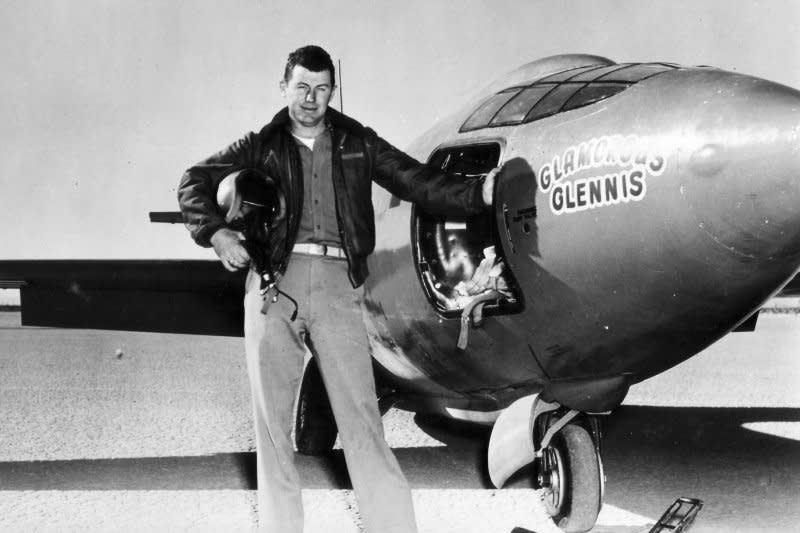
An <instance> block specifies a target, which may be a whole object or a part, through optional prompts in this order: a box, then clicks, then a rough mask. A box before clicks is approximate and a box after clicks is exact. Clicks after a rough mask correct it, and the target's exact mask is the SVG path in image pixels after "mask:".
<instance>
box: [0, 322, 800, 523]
mask: <svg viewBox="0 0 800 533" xmlns="http://www.w3.org/2000/svg"><path fill="white" fill-rule="evenodd" d="M798 347H800V315H798V314H796V313H775V312H772V313H762V314H761V317H760V320H759V324H758V328H757V330H756V332H755V333H737V334H732V335H729V336H728V337H726V338H725V339H723V340H722V341H721V342H719V343H717V344H716V345H714V346H712V347H711V348H709V349H708V350H706V351H705V352H703V353H702V354H700V355H698V356H696V357H695V358H693V359H691V360H689V361H687V362H686V363H684V364H682V365H679V366H678V367H676V368H674V369H672V370H670V371H668V372H666V373H664V374H662V375H660V376H657V377H656V378H653V379H651V380H648V381H647V382H645V383H642V384H640V385H637V386H635V387H634V388H633V389H632V390H631V392H630V394H629V395H628V398H627V399H626V402H625V404H624V405H623V406H622V407H621V408H620V409H618V410H617V411H616V412H615V413H613V414H612V415H611V416H610V417H609V418H608V419H607V421H606V423H605V430H606V438H605V440H604V446H603V452H604V453H603V459H604V466H605V471H606V475H607V477H608V483H607V485H606V497H605V506H604V508H603V510H602V512H601V515H600V519H599V521H598V526H597V527H596V528H595V529H594V531H597V532H643V531H647V530H648V529H649V525H650V524H652V523H653V522H654V521H655V520H656V519H657V518H658V516H660V514H661V513H662V512H663V511H664V509H665V508H666V507H667V506H668V505H669V504H670V503H671V502H672V501H673V500H674V499H675V498H676V497H678V496H689V497H695V498H699V499H702V500H704V502H705V507H704V508H703V510H702V511H701V512H700V515H699V517H698V520H697V522H696V524H695V526H694V527H693V528H692V531H693V532H723V531H724V532H729V531H746V532H750V531H753V532H773V531H774V532H783V531H800V505H798V504H800V468H799V467H800V389H798V386H797V385H798V383H800V353H798ZM0 369H1V370H2V371H1V372H0V420H2V430H1V431H0V531H3V532H6V531H11V532H17V531H19V532H22V531H54V532H55V531H59V532H60V531H131V532H136V531H148V532H156V531H252V530H253V528H254V527H255V523H256V522H255V520H256V515H255V492H254V490H255V479H254V473H253V470H254V468H253V465H254V455H253V436H252V427H251V418H250V403H249V402H250V400H249V393H248V389H247V378H246V371H245V367H244V357H243V355H242V341H241V339H235V338H217V337H196V336H184V335H160V334H148V333H125V332H108V331H90V330H61V329H50V328H22V327H20V326H19V314H18V313H0ZM384 423H385V426H386V433H387V440H388V441H389V443H390V444H391V445H392V447H393V448H394V450H395V453H396V454H397V457H398V459H399V461H400V463H401V465H402V467H403V470H404V471H405V472H406V475H407V477H408V479H409V481H410V483H411V486H412V489H413V496H414V501H415V505H416V508H417V513H418V517H417V518H418V523H419V525H420V530H421V531H423V532H430V533H433V532H436V533H493V532H498V533H499V532H509V531H511V530H512V529H513V528H514V527H516V526H520V527H524V528H526V529H528V530H532V531H537V532H540V533H543V532H548V531H549V532H552V531H557V529H556V528H555V527H554V526H553V525H552V523H551V522H550V521H549V520H547V518H546V517H545V516H544V513H543V510H542V507H541V504H540V502H539V500H538V493H537V492H536V491H534V490H533V489H531V488H530V484H529V481H528V480H527V479H525V478H524V477H520V478H519V479H517V480H516V481H515V482H514V483H513V484H512V486H511V487H510V488H508V489H503V490H494V489H491V488H490V485H489V483H488V480H487V478H486V473H485V452H486V442H487V439H488V432H487V431H486V430H485V429H481V428H472V427H467V426H463V425H459V424H444V425H442V424H441V423H439V421H436V420H431V419H426V418H421V417H415V416H414V415H413V414H411V413H406V412H403V411H397V410H392V411H390V412H389V413H388V414H387V415H386V417H385V419H384ZM297 463H298V468H299V470H300V473H301V477H302V479H303V483H304V493H303V497H304V502H305V504H306V508H307V513H306V515H307V518H306V520H307V531H308V532H309V533H316V532H326V533H327V532H332V533H356V532H358V531H360V530H361V529H360V520H359V515H358V510H357V502H356V501H355V498H354V496H353V494H352V491H350V490H349V483H348V480H347V475H346V468H345V466H344V460H343V457H342V454H341V452H340V451H337V452H334V454H333V455H332V456H331V457H328V458H309V457H302V456H298V458H297Z"/></svg>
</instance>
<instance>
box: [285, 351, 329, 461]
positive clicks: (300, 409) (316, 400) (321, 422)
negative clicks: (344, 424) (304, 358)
mask: <svg viewBox="0 0 800 533" xmlns="http://www.w3.org/2000/svg"><path fill="white" fill-rule="evenodd" d="M337 433H338V429H337V427H336V420H335V419H334V418H333V410H332V409H331V404H330V401H329V400H328V392H327V390H325V384H324V383H323V381H322V374H320V371H319V367H318V366H317V361H316V359H314V358H311V359H310V360H309V362H308V364H307V365H306V368H305V370H304V371H303V379H302V381H301V382H300V391H299V393H298V396H297V407H296V413H295V423H294V445H295V449H296V450H297V452H298V453H301V454H303V455H326V454H327V453H328V452H330V451H331V450H332V449H333V445H334V443H336V435H337Z"/></svg>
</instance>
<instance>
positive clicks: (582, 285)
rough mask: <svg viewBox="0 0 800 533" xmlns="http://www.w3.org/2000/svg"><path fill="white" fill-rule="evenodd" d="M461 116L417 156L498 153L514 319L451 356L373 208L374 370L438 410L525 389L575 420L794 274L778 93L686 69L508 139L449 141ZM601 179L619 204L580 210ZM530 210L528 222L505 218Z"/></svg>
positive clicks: (788, 94) (445, 330) (795, 232)
mask: <svg viewBox="0 0 800 533" xmlns="http://www.w3.org/2000/svg"><path fill="white" fill-rule="evenodd" d="M464 118H465V116H463V115H462V116H461V117H460V118H455V119H452V120H446V121H445V122H444V124H446V125H449V127H450V128H451V129H450V130H449V131H445V130H441V129H439V130H434V131H433V132H431V133H430V134H429V135H428V136H427V138H428V139H430V140H431V141H434V140H435V142H429V143H428V144H427V145H424V144H420V145H418V146H417V150H418V151H417V153H416V155H417V156H418V157H420V158H422V159H425V158H427V156H428V155H429V154H430V153H431V152H432V151H433V150H435V149H436V148H438V147H440V146H444V145H454V144H459V143H465V144H469V143H477V142H482V141H483V142H485V141H486V140H489V139H497V138H498V137H501V138H503V139H504V140H505V150H504V153H503V155H502V161H503V162H504V163H505V164H506V167H505V170H504V172H503V173H502V174H501V176H500V178H499V182H498V185H497V189H496V193H495V202H496V206H497V212H496V216H497V226H498V228H500V231H499V233H500V237H499V240H500V244H501V246H502V248H503V252H504V254H505V257H506V259H507V262H508V265H509V267H510V268H511V270H512V271H513V274H514V276H515V277H516V279H517V280H518V282H519V283H520V286H521V288H522V290H523V299H524V310H523V312H521V313H519V314H515V315H507V316H497V317H491V318H489V319H487V320H486V322H485V324H484V326H483V327H482V328H481V329H478V330H475V331H473V332H471V336H470V345H469V347H468V348H467V350H466V351H464V352H461V351H459V350H457V349H456V340H457V338H458V332H459V324H458V321H457V320H454V319H450V320H445V319H442V318H440V317H438V316H437V315H436V313H434V312H433V310H432V308H431V306H430V304H429V303H428V302H427V300H426V299H425V297H424V295H423V293H422V291H421V289H420V288H419V286H418V283H417V280H416V276H415V275H414V267H413V264H412V254H411V251H410V243H409V242H408V238H409V232H408V219H409V207H408V205H407V204H400V205H398V206H396V207H393V208H391V209H386V207H385V206H386V205H388V204H387V203H386V202H385V201H382V200H381V199H378V201H377V202H376V207H377V206H379V205H384V209H383V210H381V209H380V208H379V209H378V210H377V212H378V243H379V245H378V249H377V250H376V253H375V254H374V256H373V258H372V259H371V261H370V270H371V273H372V274H371V278H370V280H369V282H368V286H367V291H366V304H367V306H366V307H367V309H368V310H369V311H370V312H369V313H368V314H367V321H368V322H372V323H373V326H372V328H371V329H372V331H379V332H381V334H379V335H375V338H373V339H372V346H373V351H374V356H375V358H376V360H377V361H378V362H379V363H381V364H384V363H385V362H386V361H398V360H402V361H403V366H405V367H408V366H412V367H413V368H414V369H416V373H409V374H407V375H406V376H405V379H404V376H402V375H401V379H399V380H397V386H399V387H401V388H404V389H406V390H408V391H415V390H416V391H423V390H426V389H427V390H430V389H431V388H432V385H431V383H427V381H430V382H432V383H433V384H435V385H437V386H441V387H444V388H446V389H447V390H448V391H450V395H451V396H452V397H453V399H452V400H447V401H446V402H445V403H447V402H449V404H450V405H453V406H456V405H457V406H459V407H460V406H463V405H471V406H472V407H474V408H476V409H485V410H487V411H488V410H493V409H494V410H496V409H499V408H503V407H505V406H507V405H509V404H510V402H511V401H513V400H514V399H516V398H518V397H521V396H524V395H526V394H532V393H536V392H540V391H544V395H545V396H548V397H549V398H551V399H553V400H556V401H559V402H561V403H563V404H565V405H567V406H573V405H574V406H580V409H582V410H594V409H593V408H596V409H603V410H604V409H609V408H613V407H615V406H616V405H618V404H619V402H621V401H622V399H623V398H624V394H625V391H626V390H627V387H628V386H629V385H630V384H632V383H636V382H638V381H641V380H644V379H647V378H648V377H651V376H653V375H655V374H658V373H659V372H662V371H664V370H666V369H667V368H670V367H672V366H674V365H676V364H678V363H680V362H681V361H684V360H686V359H687V358H689V357H691V356H693V355H695V354H696V353H698V352H699V351H701V350H702V349H703V348H705V347H707V346H708V345H709V344H711V343H713V342H715V341H716V340H718V339H719V338H721V337H722V336H724V335H725V334H727V333H728V332H729V331H731V330H732V329H734V328H735V327H736V326H737V325H738V324H739V323H741V322H743V321H744V320H745V319H746V318H747V317H749V316H751V315H752V314H753V312H754V311H756V310H757V309H758V308H759V307H760V306H761V305H762V304H763V302H764V301H765V300H767V299H768V298H770V297H771V296H772V295H774V294H775V293H777V292H778V291H779V290H780V288H781V287H782V286H783V285H785V284H786V283H787V282H788V281H789V280H791V279H792V278H793V277H794V275H795V274H796V273H797V270H798V265H800V212H798V210H797V209H796V206H797V205H798V200H800V182H798V179H797V176H796V175H797V170H798V169H799V168H800V150H799V149H798V143H799V142H800V139H798V131H800V93H799V92H797V91H795V90H793V89H789V88H787V87H783V86H780V85H777V84H774V83H771V82H768V81H765V80H761V79H757V78H751V77H747V76H742V75H739V74H734V73H729V72H724V71H720V70H716V69H709V68H688V69H683V70H676V71H673V72H668V73H664V74H662V75H659V76H656V77H654V78H651V79H648V80H645V81H643V82H641V83H639V84H637V85H635V86H633V87H631V88H629V89H627V90H625V91H623V92H621V93H619V94H617V95H615V96H613V97H611V98H609V99H606V100H603V101H601V102H599V103H598V104H595V105H590V106H587V107H585V108H580V109H576V110H573V111H570V112H566V113H561V114H559V115H556V116H553V117H549V118H546V119H543V120H540V121H536V122H532V123H529V124H525V125H521V126H517V127H506V128H502V127H501V128H489V129H484V130H481V131H472V132H467V133H465V134H458V133H457V128H458V126H455V127H453V126H454V125H456V124H460V122H459V120H462V121H463V119H464ZM614 136H621V137H620V138H621V139H623V142H619V138H617V137H614ZM604 140H605V141H604ZM626 140H628V141H630V142H627V143H626V142H625V141H626ZM601 142H606V144H607V146H606V148H605V150H604V151H603V150H598V149H597V145H598V144H599V143H601ZM581 143H584V144H592V143H594V147H595V152H594V155H593V156H592V157H596V158H597V159H598V162H597V164H588V165H587V164H586V161H585V160H584V165H583V167H581V165H578V164H577V160H578V158H579V157H580V153H579V152H580V147H581ZM615 143H616V144H615ZM568 152H572V155H571V156H570V155H565V154H567V153H568ZM629 152H630V153H629ZM639 152H641V153H639ZM637 154H638V156H639V159H640V162H638V163H637V162H636V159H637ZM585 157H586V156H585V155H584V159H585ZM554 159H555V160H556V161H555V163H554ZM568 159H572V162H571V163H569V164H567V160H568ZM546 165H549V170H548V169H547V167H546ZM557 166H559V167H560V168H559V169H558V170H556V169H555V167H557ZM565 167H566V168H567V171H565ZM634 171H638V173H637V174H636V177H635V179H633V180H632V179H631V174H632V173H633V172H634ZM543 174H544V175H547V174H550V180H549V181H548V180H547V179H545V180H544V182H543V181H542V179H541V178H542V175H543ZM559 174H560V175H561V177H560V179H559V178H558V177H557V176H558V175H559ZM622 174H625V175H626V177H625V178H621V177H620V176H621V175H622ZM608 176H612V177H613V178H614V179H615V180H616V181H617V183H618V188H620V189H621V188H622V187H623V186H622V185H620V184H619V183H620V180H623V179H624V180H625V181H626V185H625V187H627V188H628V191H627V192H628V194H627V196H625V200H624V201H623V200H618V201H616V202H606V203H607V204H608V205H600V204H601V202H598V201H595V202H593V203H592V204H591V205H589V202H588V201H587V198H588V196H589V187H590V185H589V183H592V182H597V181H598V180H602V179H604V178H605V177H608ZM579 181H584V182H586V185H583V186H582V187H583V188H584V192H583V193H582V194H583V197H582V198H583V202H582V203H578V202H576V200H575V198H574V194H575V191H576V187H577V183H578V182H579ZM567 183H570V185H566V184H567ZM545 186H546V187H545ZM559 187H560V188H561V189H562V193H560V194H562V195H563V190H564V189H565V188H567V187H569V188H571V191H572V193H573V199H572V200H571V202H572V203H573V204H575V205H574V206H573V208H572V209H571V211H572V212H568V211H570V209H569V207H568V204H570V200H565V199H563V198H561V199H560V200H559V199H558V198H556V199H554V198H553V197H554V195H557V194H559V193H555V192H554V191H555V190H556V189H557V188H559ZM544 189H546V190H544ZM595 192H596V191H595ZM634 193H635V194H634ZM619 197H622V195H621V194H619V195H618V198H619ZM595 200H597V197H595ZM534 207H535V213H536V214H535V216H530V215H527V216H526V215H524V214H520V212H521V211H522V212H523V213H528V214H529V213H530V212H531V208H534ZM504 209H505V212H504ZM506 219H509V220H511V222H510V223H509V224H508V231H507V233H506V232H504V231H503V228H504V227H505V224H506ZM395 366H398V365H397V364H396V363H395ZM412 374H413V375H412ZM571 382H574V383H581V387H578V388H577V389H576V387H571V386H569V384H570V383H571ZM593 385H594V386H593ZM580 390H585V391H586V393H585V394H582V393H581V392H580ZM548 393H549V394H548ZM443 401H444V400H443ZM440 409H441V406H440Z"/></svg>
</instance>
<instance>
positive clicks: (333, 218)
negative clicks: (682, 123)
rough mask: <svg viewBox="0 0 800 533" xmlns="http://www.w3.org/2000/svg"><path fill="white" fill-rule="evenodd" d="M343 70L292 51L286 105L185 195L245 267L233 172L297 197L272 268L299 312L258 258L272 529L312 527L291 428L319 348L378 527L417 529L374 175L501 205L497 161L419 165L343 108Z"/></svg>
mask: <svg viewBox="0 0 800 533" xmlns="http://www.w3.org/2000/svg"><path fill="white" fill-rule="evenodd" d="M334 80H335V71H334V66H333V62H332V61H331V59H330V57H329V56H328V54H327V52H325V51H324V50H323V49H322V48H319V47H317V46H306V47H303V48H300V49H298V50H296V51H295V52H293V53H291V54H290V55H289V58H288V61H287V64H286V69H285V72H284V78H283V80H282V81H281V82H280V90H281V94H282V95H283V97H284V98H285V99H286V101H287V107H286V108H285V109H283V110H281V111H280V112H279V113H278V114H277V115H276V116H275V117H274V118H273V120H272V122H270V123H269V124H267V125H266V126H265V127H264V128H263V129H262V130H261V131H260V132H259V133H258V134H255V133H250V134H248V135H247V136H245V137H244V138H243V139H241V140H239V141H238V142H236V143H234V144H232V145H231V146H229V147H228V148H226V149H225V150H223V151H221V152H219V153H217V154H216V155H214V156H212V157H210V158H209V159H207V160H205V161H203V162H201V163H199V164H197V165H195V166H193V167H192V168H190V169H189V170H187V171H186V173H185V174H184V176H183V179H182V180H181V183H180V187H179V190H178V199H179V202H180V205H181V210H182V211H183V216H184V220H185V222H186V226H187V227H188V229H189V230H190V231H191V234H192V236H193V238H194V239H195V240H196V241H197V243H198V244H200V245H202V246H213V247H214V251H215V252H216V253H217V255H218V256H219V258H220V260H221V261H222V264H223V265H225V268H227V269H229V270H232V271H233V270H237V269H241V268H245V267H247V266H248V264H249V263H250V259H251V258H250V256H249V254H248V252H247V250H246V248H245V247H244V246H243V245H242V242H241V240H240V239H241V235H240V234H238V233H237V232H235V231H233V230H232V229H230V228H228V227H226V222H225V219H224V218H223V216H222V215H221V214H220V212H219V208H218V206H217V205H216V203H215V200H214V198H215V191H216V189H217V187H218V185H219V183H220V181H221V180H222V179H223V178H224V177H225V176H227V175H230V174H231V173H233V172H237V171H239V170H242V169H247V168H258V169H261V170H262V171H263V172H265V173H266V174H268V175H269V176H270V177H271V178H272V179H273V180H275V182H276V183H277V184H278V186H279V188H280V189H281V191H282V193H283V194H284V196H285V198H284V199H285V203H286V216H284V217H282V218H281V219H280V220H278V221H276V222H275V224H274V225H273V227H271V228H270V232H269V248H270V249H269V267H270V270H271V272H269V274H272V277H271V278H270V279H279V280H280V282H279V288H280V290H281V291H282V293H285V294H287V295H291V296H292V297H293V298H294V299H295V300H296V301H297V311H298V314H297V317H296V319H293V318H292V314H293V311H294V306H293V304H292V302H291V301H290V300H289V299H287V298H286V297H283V296H279V297H278V298H277V299H274V298H272V297H271V295H272V294H274V292H267V294H266V295H265V294H264V292H265V291H264V290H260V289H264V286H263V283H262V280H261V277H260V276H259V275H258V274H257V273H256V272H254V270H253V269H252V268H251V269H250V272H249V274H248V278H247V282H246V290H245V302H244V305H245V331H244V333H245V348H246V354H247V369H248V375H249V378H250V385H251V393H252V397H253V409H254V418H255V432H256V453H257V465H258V466H257V470H258V508H259V524H260V529H262V530H264V531H272V532H276V533H294V532H297V533H300V532H301V531H302V529H303V513H302V501H301V491H300V482H299V480H298V474H297V471H296V469H295V466H294V455H293V454H294V448H293V445H292V442H291V437H290V433H291V428H292V413H293V402H294V398H295V394H296V391H297V387H298V384H299V381H300V378H301V374H302V369H303V358H304V354H305V349H306V347H308V348H309V349H310V351H311V353H312V354H313V356H314V357H315V358H316V360H317V364H318V365H319V368H320V372H321V374H322V378H323V381H324V383H325V387H326V389H327V392H328V396H329V399H330V402H331V406H332V408H333V413H334V418H335V419H336V424H337V426H338V429H339V435H340V438H341V441H342V445H343V448H344V453H345V458H346V461H347V466H348V471H349V473H350V479H351V481H352V484H353V488H354V489H355V492H356V495H357V497H358V502H359V509H360V512H361V516H362V518H363V522H364V525H365V528H366V530H367V531H368V532H369V533H393V532H396V533H409V532H415V531H416V524H415V519H414V511H413V506H412V502H411V492H410V490H409V487H408V484H407V482H406V479H405V477H404V476H403V473H402V472H401V470H400V467H399V465H398V463H397V461H396V459H395V457H394V455H393V453H392V451H391V449H390V448H389V446H388V445H387V444H386V442H385V440H384V437H383V426H382V423H381V417H380V414H379V411H378V405H377V398H376V393H375V383H374V377H373V374H372V364H371V361H370V357H369V353H368V346H367V338H366V333H365V331H364V324H363V321H362V317H361V310H360V305H359V302H360V297H361V292H360V291H359V290H357V289H358V288H359V287H360V286H361V285H362V284H363V283H364V280H365V279H366V277H367V276H368V270H367V261H366V260H367V256H368V255H369V254H370V253H371V252H372V251H373V249H374V247H375V221H374V213H373V208H372V201H371V192H370V190H371V185H372V181H375V182H377V183H378V184H379V185H381V186H383V187H385V188H386V189H388V190H389V191H390V192H392V193H393V194H395V195H397V196H399V197H400V198H402V199H404V200H408V201H412V202H416V203H417V204H418V205H420V207H421V208H422V209H426V210H429V211H432V212H437V213H442V214H462V215H463V214H472V213H478V212H481V211H483V210H485V209H487V206H489V205H491V202H492V192H493V191H492V190H493V187H494V176H495V174H496V172H497V169H495V170H493V171H492V172H491V173H489V175H488V176H487V178H486V179H485V180H484V182H483V183H481V182H479V181H464V180H462V179H461V178H457V177H451V176H447V175H445V174H443V173H441V172H439V171H437V170H436V169H434V168H431V167H428V166H426V165H422V164H420V163H419V162H417V161H415V160H414V159H412V158H411V157H409V156H407V155H406V154H404V153H402V152H400V151H399V150H397V149H395V148H394V147H392V146H391V145H390V144H388V143H387V142H386V141H384V140H383V139H381V138H380V137H378V136H377V135H376V134H375V132H374V131H372V130H371V129H369V128H365V127H364V126H362V125H361V124H359V123H358V122H356V121H354V120H353V119H351V118H349V117H346V116H344V115H342V114H341V113H339V112H337V111H335V110H333V109H330V108H329V107H328V104H329V102H330V100H331V97H332V96H333V93H334V90H335V86H334Z"/></svg>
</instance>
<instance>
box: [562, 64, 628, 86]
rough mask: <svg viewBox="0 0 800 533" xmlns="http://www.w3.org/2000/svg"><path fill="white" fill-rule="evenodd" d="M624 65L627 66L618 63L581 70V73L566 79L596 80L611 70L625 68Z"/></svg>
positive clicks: (575, 80)
mask: <svg viewBox="0 0 800 533" xmlns="http://www.w3.org/2000/svg"><path fill="white" fill-rule="evenodd" d="M624 67H625V65H624V64H622V65H618V64H614V65H606V66H605V67H600V68H596V69H594V70H589V71H586V72H581V73H580V74H576V75H575V76H572V77H571V78H567V80H566V81H571V82H578V81H580V82H584V81H595V80H597V79H598V78H600V77H601V76H605V75H606V74H609V73H611V72H615V71H617V70H619V69H621V68H624Z"/></svg>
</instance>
